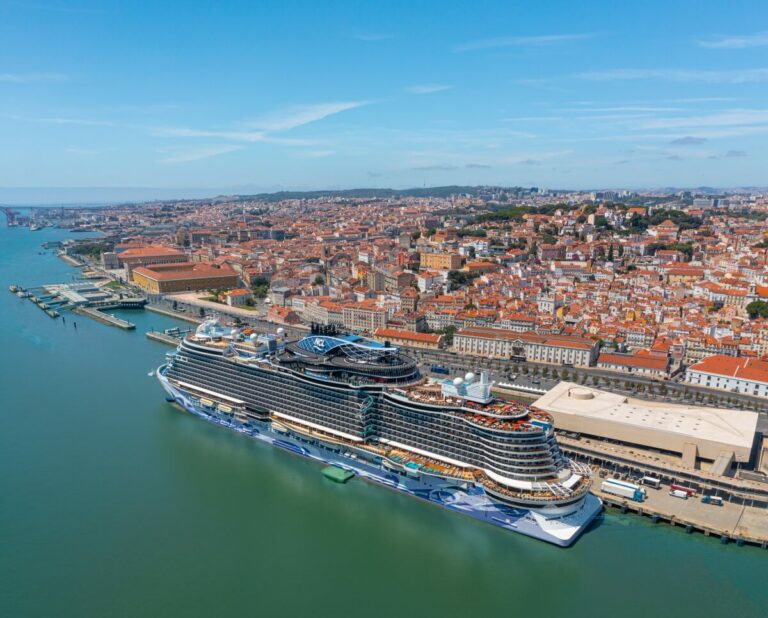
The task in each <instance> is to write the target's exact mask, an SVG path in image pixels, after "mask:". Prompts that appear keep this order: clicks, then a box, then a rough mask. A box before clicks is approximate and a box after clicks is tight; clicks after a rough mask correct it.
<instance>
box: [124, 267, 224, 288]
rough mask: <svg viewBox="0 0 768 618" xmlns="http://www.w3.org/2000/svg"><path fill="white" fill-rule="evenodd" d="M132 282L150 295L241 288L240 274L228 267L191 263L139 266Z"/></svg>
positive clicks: (134, 271)
mask: <svg viewBox="0 0 768 618" xmlns="http://www.w3.org/2000/svg"><path fill="white" fill-rule="evenodd" d="M131 279H132V281H133V282H134V283H135V284H136V285H138V286H139V287H140V288H142V289H143V290H145V291H147V292H148V293H150V294H170V293H173V292H194V291H199V290H214V289H218V288H233V287H237V285H238V275H237V273H236V272H235V271H234V270H233V269H232V268H230V267H229V266H215V265H211V264H200V263H192V262H183V263H180V264H158V265H155V266H151V267H149V266H139V267H138V268H134V269H133V271H132V273H131Z"/></svg>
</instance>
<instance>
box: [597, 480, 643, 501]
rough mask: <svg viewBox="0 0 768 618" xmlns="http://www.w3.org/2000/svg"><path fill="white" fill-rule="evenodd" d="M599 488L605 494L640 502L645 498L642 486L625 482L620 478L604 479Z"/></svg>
mask: <svg viewBox="0 0 768 618" xmlns="http://www.w3.org/2000/svg"><path fill="white" fill-rule="evenodd" d="M600 488H601V489H602V491H603V492H604V493H606V494H612V495H614V496H621V497H622V498H629V499H630V500H634V501H635V502H642V501H643V500H645V490H644V489H643V488H642V487H640V486H639V485H635V484H633V483H627V482H626V481H622V480H620V479H608V480H605V481H603V484H602V485H601V487H600Z"/></svg>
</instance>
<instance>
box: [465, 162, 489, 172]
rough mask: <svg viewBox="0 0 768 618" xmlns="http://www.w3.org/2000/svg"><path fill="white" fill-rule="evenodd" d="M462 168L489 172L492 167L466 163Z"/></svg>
mask: <svg viewBox="0 0 768 618" xmlns="http://www.w3.org/2000/svg"><path fill="white" fill-rule="evenodd" d="M464 167H466V168H467V169H469V170H489V169H492V168H493V166H492V165H485V164H484V163H467V164H466V165H465V166H464Z"/></svg>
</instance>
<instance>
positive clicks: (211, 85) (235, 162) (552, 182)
mask: <svg viewBox="0 0 768 618" xmlns="http://www.w3.org/2000/svg"><path fill="white" fill-rule="evenodd" d="M556 4H557V6H556V7H553V6H552V5H550V6H548V7H546V8H535V7H534V8H532V7H529V6H526V5H524V4H517V5H512V4H509V3H485V4H483V5H482V6H480V7H474V8H472V9H470V8H467V7H462V6H461V5H460V4H458V3H441V4H440V5H439V6H438V5H435V4H431V3H425V4H422V5H419V6H415V7H414V6H408V5H406V4H397V3H395V4H388V5H387V6H386V7H373V6H363V7H360V6H355V5H353V4H348V3H334V4H333V5H331V6H323V7H317V6H314V5H312V4H311V3H293V4H291V5H290V6H288V7H285V6H282V5H276V4H273V3H264V4H263V5H262V6H259V7H252V6H245V5H244V6H236V7H230V8H228V9H227V11H226V12H225V11H220V12H219V13H218V14H214V15H212V14H210V12H209V11H207V10H206V9H205V7H203V6H202V5H196V4H193V5H186V4H185V5H184V7H183V8H184V10H183V11H182V10H181V9H182V7H181V6H180V5H178V6H174V5H168V6H167V7H161V8H152V9H147V8H145V7H136V8H133V9H132V8H120V9H115V8H113V7H109V6H108V5H104V4H102V3H88V2H86V3H77V4H72V3H67V4H64V3H58V4H57V3H53V4H45V5H36V4H32V5H27V4H21V3H5V4H3V5H2V6H0V14H1V15H2V20H0V21H2V23H3V25H2V27H0V28H1V31H2V33H3V39H2V42H0V50H2V56H3V57H4V58H5V60H4V61H3V62H2V64H0V94H2V103H0V135H2V136H3V138H2V140H0V169H1V170H2V171H1V172H0V192H2V193H3V195H2V200H1V201H24V199H23V197H21V198H19V199H18V200H13V199H10V200H9V199H7V196H8V195H23V194H24V192H23V191H18V190H17V191H16V193H15V194H14V192H13V191H11V192H10V193H9V188H18V187H28V188H40V187H63V188H71V189H74V188H80V187H101V188H109V190H110V191H111V193H110V195H109V197H106V196H98V195H97V196H96V197H94V200H99V199H130V198H131V197H132V196H131V195H130V193H131V191H135V189H136V188H157V189H158V191H159V190H160V189H161V188H162V189H165V190H176V189H178V190H181V192H182V193H183V192H184V190H186V191H193V190H194V191H198V190H199V191H202V192H203V193H204V192H205V191H206V190H210V192H213V193H215V192H218V191H219V190H227V189H232V188H244V189H248V190H250V191H252V192H258V191H270V190H279V189H326V188H356V187H392V188H405V187H417V186H424V185H427V186H439V185H449V184H458V185H465V184H468V185H484V184H491V185H502V186H513V185H522V186H544V187H551V188H572V189H582V188H601V187H626V188H638V187H667V186H675V187H693V186H701V185H707V186H717V187H735V186H762V185H764V184H765V181H764V177H763V175H762V173H761V172H762V171H763V169H764V168H765V163H766V160H767V159H768V157H767V155H768V149H767V148H766V145H765V140H764V136H765V134H766V133H768V108H766V107H765V104H764V98H765V94H766V91H767V90H768V88H766V84H767V83H768V63H765V62H764V61H763V62H761V59H762V58H763V57H764V52H765V48H766V47H768V32H766V31H765V30H761V28H760V27H756V26H755V24H759V23H760V22H761V19H760V17H761V16H762V17H765V16H768V15H767V14H768V9H766V8H765V6H764V5H761V4H759V3H756V2H755V3H750V2H745V3H740V4H739V10H732V9H731V10H729V9H728V8H726V7H722V6H721V5H719V3H714V2H708V3H704V6H702V5H701V3H688V2H679V3H675V5H674V6H671V7H670V6H666V5H662V4H657V3H654V4H656V10H653V9H649V6H648V5H647V4H646V5H644V6H643V7H641V8H633V7H623V6H622V7H613V6H609V5H605V3H599V2H593V3H587V4H586V5H584V4H582V5H580V6H579V7H572V6H569V5H568V4H566V3H559V2H558V3H556ZM662 9H663V15H664V20H663V21H661V22H660V21H659V19H658V15H660V14H661V11H662ZM121 188H124V189H125V190H124V193H123V194H121ZM32 194H33V193H31V192H30V193H29V195H32ZM74 195H75V196H74V197H73V199H74V200H77V199H84V198H83V197H77V195H76V192H75V194H74ZM84 195H85V193H84ZM199 195H201V194H199V193H198V194H197V196H199ZM190 196H192V195H190ZM147 197H150V196H147ZM157 197H171V195H170V194H168V195H164V196H162V195H158V196H157ZM30 201H35V200H34V199H31V200H30Z"/></svg>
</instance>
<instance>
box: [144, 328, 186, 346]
mask: <svg viewBox="0 0 768 618" xmlns="http://www.w3.org/2000/svg"><path fill="white" fill-rule="evenodd" d="M144 334H145V335H146V336H147V339H151V340H152V341H159V342H160V343H165V344H167V345H170V346H173V347H174V348H175V347H176V346H177V345H179V343H180V342H181V338H180V337H174V336H173V335H166V334H165V333H161V332H158V331H155V330H149V331H147V332H146V333H144Z"/></svg>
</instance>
